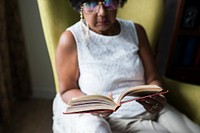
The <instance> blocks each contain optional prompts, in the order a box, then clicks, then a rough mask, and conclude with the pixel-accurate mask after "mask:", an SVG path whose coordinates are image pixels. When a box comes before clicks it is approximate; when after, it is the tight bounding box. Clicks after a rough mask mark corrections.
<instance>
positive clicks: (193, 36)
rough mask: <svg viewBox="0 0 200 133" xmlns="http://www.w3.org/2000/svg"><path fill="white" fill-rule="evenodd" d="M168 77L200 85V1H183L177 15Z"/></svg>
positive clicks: (168, 64) (168, 65) (167, 70)
mask: <svg viewBox="0 0 200 133" xmlns="http://www.w3.org/2000/svg"><path fill="white" fill-rule="evenodd" d="M172 34H173V37H172V40H171V44H170V45H171V47H170V53H169V59H168V63H167V69H166V76H167V77H170V78H172V79H176V80H179V81H184V82H187V83H193V84H200V1H199V0H182V2H181V3H180V5H179V7H178V12H177V14H176V21H175V24H174V27H173V33H172Z"/></svg>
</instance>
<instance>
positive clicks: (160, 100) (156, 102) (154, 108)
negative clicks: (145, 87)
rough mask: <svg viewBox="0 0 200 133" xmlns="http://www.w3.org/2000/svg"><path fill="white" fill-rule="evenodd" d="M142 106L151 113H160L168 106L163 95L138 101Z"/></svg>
mask: <svg viewBox="0 0 200 133" xmlns="http://www.w3.org/2000/svg"><path fill="white" fill-rule="evenodd" d="M137 102H138V103H140V104H142V105H143V106H144V108H145V109H146V110H147V111H148V112H149V113H152V114H154V113H158V112H159V111H160V110H162V109H163V107H164V106H165V104H166V98H165V96H163V95H158V96H153V97H149V98H145V99H140V100H137Z"/></svg>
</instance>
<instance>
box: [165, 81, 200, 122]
mask: <svg viewBox="0 0 200 133" xmlns="http://www.w3.org/2000/svg"><path fill="white" fill-rule="evenodd" d="M164 80H165V83H166V87H167V89H169V94H167V95H166V97H167V100H168V102H169V103H170V104H171V105H173V106H174V107H175V108H177V109H178V110H179V111H181V112H182V113H184V114H185V115H187V116H188V117H189V118H190V119H192V120H193V121H194V122H196V123H198V124H199V125H200V113H199V112H200V86H199V85H193V84H188V83H183V82H180V81H175V80H172V79H169V78H164Z"/></svg>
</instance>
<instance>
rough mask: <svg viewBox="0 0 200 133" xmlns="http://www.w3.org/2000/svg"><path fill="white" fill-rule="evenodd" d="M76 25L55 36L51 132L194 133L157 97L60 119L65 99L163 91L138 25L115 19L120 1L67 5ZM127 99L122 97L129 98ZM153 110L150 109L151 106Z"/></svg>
mask: <svg viewBox="0 0 200 133" xmlns="http://www.w3.org/2000/svg"><path fill="white" fill-rule="evenodd" d="M70 2H71V5H72V7H73V8H74V9H75V10H77V11H79V12H80V21H79V22H77V23H75V24H74V25H73V26H71V27H69V28H67V30H66V31H64V32H63V33H62V35H61V37H60V41H59V44H58V48H57V54H56V67H57V73H58V78H59V86H60V88H59V94H57V96H56V97H55V99H54V105H53V113H54V117H53V120H54V122H53V131H54V132H55V133H112V132H118V133H122V132H125V133H127V132H131V133H132V132H153V133H155V132H158V133H162V132H163V133H166V132H173V133H184V132H185V133H191V132H195V133H197V132H200V129H199V127H198V126H197V125H196V124H194V123H192V122H191V121H190V120H189V119H188V118H187V117H186V116H184V115H183V114H181V113H179V112H178V111H176V110H175V109H174V108H173V107H171V106H170V105H168V104H167V103H166V99H165V97H164V96H162V95H159V96H155V97H151V98H147V99H145V100H138V101H133V102H129V103H126V104H123V105H122V107H120V108H119V109H118V110H117V111H116V112H114V113H112V114H108V113H105V112H97V113H95V114H90V113H85V114H84V113H81V114H70V115H64V114H63V112H64V111H65V109H66V107H67V106H68V105H67V103H68V101H69V100H70V99H72V98H75V97H79V96H83V95H91V94H101V95H106V96H109V97H112V98H114V99H115V98H116V97H117V96H118V95H119V94H121V92H122V91H124V90H125V89H127V88H130V87H133V86H137V85H144V84H154V85H158V86H161V87H163V83H162V78H161V75H160V74H159V73H158V71H157V68H156V66H155V61H154V58H153V55H152V53H151V48H150V46H149V42H148V39H147V36H146V33H145V30H144V28H143V27H142V26H140V25H138V24H135V23H134V22H131V21H127V20H123V19H120V18H116V16H117V9H118V8H119V7H123V5H124V4H125V2H126V0H70ZM129 98H130V97H126V99H129ZM155 105H156V106H155Z"/></svg>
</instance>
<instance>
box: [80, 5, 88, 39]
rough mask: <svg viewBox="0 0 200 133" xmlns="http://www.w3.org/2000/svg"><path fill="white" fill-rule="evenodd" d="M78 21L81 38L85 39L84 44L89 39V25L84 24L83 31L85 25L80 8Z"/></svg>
mask: <svg viewBox="0 0 200 133" xmlns="http://www.w3.org/2000/svg"><path fill="white" fill-rule="evenodd" d="M80 21H81V31H82V34H83V38H84V39H85V42H86V41H87V40H88V38H89V25H88V23H86V26H87V29H86V30H84V26H85V23H84V18H83V9H82V8H81V9H80Z"/></svg>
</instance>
